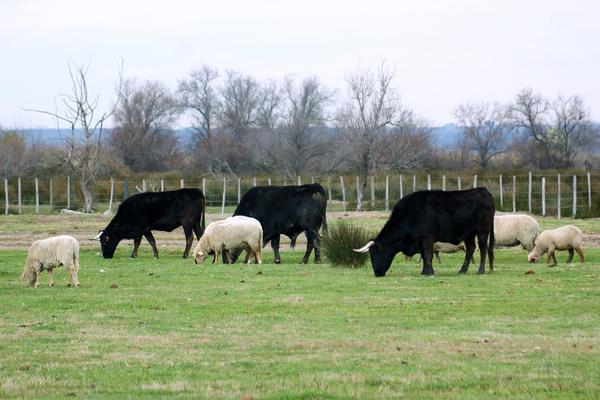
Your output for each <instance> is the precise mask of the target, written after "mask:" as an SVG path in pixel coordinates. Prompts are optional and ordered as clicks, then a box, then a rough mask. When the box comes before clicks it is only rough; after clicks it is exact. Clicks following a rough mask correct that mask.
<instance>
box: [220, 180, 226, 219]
mask: <svg viewBox="0 0 600 400" xmlns="http://www.w3.org/2000/svg"><path fill="white" fill-rule="evenodd" d="M226 192H227V178H226V177H223V202H222V203H221V215H223V214H225V193H226Z"/></svg>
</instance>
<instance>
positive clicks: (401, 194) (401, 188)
mask: <svg viewBox="0 0 600 400" xmlns="http://www.w3.org/2000/svg"><path fill="white" fill-rule="evenodd" d="M402 183H403V179H402V175H400V198H403V197H404V187H403V184H402Z"/></svg>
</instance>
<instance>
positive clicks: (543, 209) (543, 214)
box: [542, 176, 546, 217]
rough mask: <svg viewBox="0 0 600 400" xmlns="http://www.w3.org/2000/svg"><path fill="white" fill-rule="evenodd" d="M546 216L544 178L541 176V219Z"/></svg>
mask: <svg viewBox="0 0 600 400" xmlns="http://www.w3.org/2000/svg"><path fill="white" fill-rule="evenodd" d="M545 216H546V178H545V177H543V176H542V217H545Z"/></svg>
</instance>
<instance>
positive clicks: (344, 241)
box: [323, 221, 371, 268]
mask: <svg viewBox="0 0 600 400" xmlns="http://www.w3.org/2000/svg"><path fill="white" fill-rule="evenodd" d="M369 240H371V232H369V231H367V230H366V229H364V228H362V227H360V226H356V225H353V224H351V223H349V222H347V221H341V222H338V223H336V224H332V226H330V227H329V229H328V231H327V233H326V234H325V235H324V236H323V255H325V257H327V259H329V261H330V262H331V264H332V265H334V266H343V267H351V268H359V267H362V266H364V265H365V262H366V261H367V259H368V258H369V253H357V252H355V251H353V250H352V249H358V248H360V247H363V246H364V245H365V244H366V243H367V242H368V241H369Z"/></svg>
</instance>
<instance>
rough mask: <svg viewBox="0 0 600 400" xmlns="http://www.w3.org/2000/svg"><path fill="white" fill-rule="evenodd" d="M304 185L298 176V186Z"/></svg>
mask: <svg viewBox="0 0 600 400" xmlns="http://www.w3.org/2000/svg"><path fill="white" fill-rule="evenodd" d="M301 185H302V177H301V176H300V175H298V186H301Z"/></svg>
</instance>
